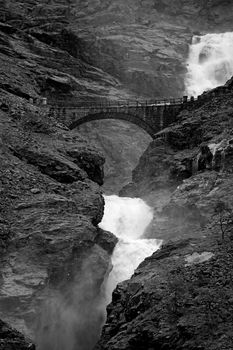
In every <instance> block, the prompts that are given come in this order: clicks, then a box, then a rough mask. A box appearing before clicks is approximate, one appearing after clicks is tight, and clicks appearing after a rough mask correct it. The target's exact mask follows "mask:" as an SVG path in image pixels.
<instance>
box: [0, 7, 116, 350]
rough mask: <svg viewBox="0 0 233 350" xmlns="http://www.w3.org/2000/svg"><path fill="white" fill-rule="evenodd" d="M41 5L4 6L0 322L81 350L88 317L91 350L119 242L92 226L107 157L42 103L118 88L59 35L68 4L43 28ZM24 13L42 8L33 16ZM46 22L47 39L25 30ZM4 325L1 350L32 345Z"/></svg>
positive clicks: (0, 32)
mask: <svg viewBox="0 0 233 350" xmlns="http://www.w3.org/2000/svg"><path fill="white" fill-rule="evenodd" d="M39 5H40V4H38V3H37V2H29V1H28V2H11V1H4V2H3V3H2V2H1V9H0V17H1V20H2V22H1V23H0V70H1V75H0V164H1V166H0V193H1V196H0V259H1V268H0V308H1V318H2V319H3V320H5V321H7V322H8V323H9V324H10V325H12V326H14V327H16V328H17V329H18V330H20V331H22V332H24V334H27V335H28V336H31V337H32V338H33V340H34V341H35V340H36V342H37V344H38V346H39V349H45V348H46V349H51V348H54V347H55V348H58V344H59V346H63V347H66V349H71V348H73V346H75V344H77V343H78V344H79V346H80V348H82V347H83V348H84V346H86V345H84V344H83V337H85V334H86V333H85V332H86V330H87V329H90V327H87V324H88V322H89V316H90V315H91V314H92V315H93V317H92V324H91V329H92V334H90V332H89V333H88V339H89V340H88V341H89V342H90V344H88V346H91V344H93V343H95V341H96V337H97V336H98V332H99V327H100V325H101V322H102V317H103V314H102V310H100V309H99V305H101V302H102V295H101V285H102V283H103V281H104V278H105V275H106V274H107V273H108V270H109V268H110V254H111V252H112V250H113V248H114V245H115V243H116V240H115V238H114V237H113V235H111V234H110V233H106V232H104V231H102V230H100V229H99V228H98V227H97V225H98V223H99V222H100V221H101V218H102V215H103V208H104V200H103V197H102V194H101V190H100V188H99V185H100V184H102V183H103V164H104V158H103V156H102V155H101V154H100V152H99V151H98V150H97V149H96V148H95V147H91V146H90V145H89V142H88V141H87V140H85V139H84V138H83V137H82V136H81V135H79V134H78V133H76V132H75V131H74V132H70V131H69V130H67V128H66V127H65V126H64V125H62V123H61V122H60V123H58V121H56V120H55V119H54V118H52V117H51V116H50V115H49V110H48V108H47V107H46V106H42V105H41V98H42V97H44V96H48V97H51V96H53V97H54V96H55V97H57V96H59V95H61V94H62V95H63V94H64V93H67V94H68V95H69V94H70V93H71V94H72V93H73V94H75V91H76V93H77V95H79V96H81V95H83V96H84V97H85V98H90V96H92V97H93V96H96V95H98V96H100V97H101V96H103V95H105V92H104V91H109V90H110V88H113V91H116V95H117V94H118V93H119V94H121V92H119V90H118V89H117V85H118V83H117V81H116V80H114V78H112V77H110V76H109V75H108V74H107V73H104V72H103V71H101V70H100V69H98V68H95V67H93V66H92V65H91V64H89V63H88V62H87V61H86V60H85V58H84V57H83V55H82V53H81V52H80V45H81V44H80V43H79V41H78V39H77V38H73V36H72V34H71V33H70V32H69V31H68V30H66V29H65V27H66V25H67V22H66V19H65V10H66V7H64V8H63V7H62V6H60V5H61V4H59V5H58V4H54V6H52V9H50V10H51V11H52V12H53V16H54V17H53V19H54V21H53V20H52V19H51V21H49V20H48V18H47V22H46V21H45V18H44V17H43V16H40V15H39V7H40V6H39ZM48 7H49V6H48ZM30 9H31V10H33V11H34V10H36V9H38V11H37V12H35V13H33V15H32V16H31V15H30ZM48 22H49V24H51V27H50V29H49V30H48V32H49V34H50V35H51V36H49V34H48V36H46V34H45V33H44V32H43V35H42V36H41V37H40V36H39V34H38V33H37V35H36V34H35V35H32V34H31V33H29V28H34V30H35V28H37V27H40V28H42V27H43V25H45V26H46V23H47V25H48ZM73 39H74V40H77V43H76V44H74V45H73V46H72V48H73V49H74V51H72V52H70V48H71V44H70V41H72V42H73ZM75 45H77V46H76V49H75V48H74V46H75ZM98 89H99V91H98ZM114 89H115V90H114ZM87 96H88V97H87ZM114 96H115V92H114ZM29 98H33V99H34V101H35V100H37V103H36V104H34V105H33V104H31V103H29ZM77 286H78V287H77ZM84 289H86V290H88V293H84ZM74 295H75V297H74ZM58 306H59V307H58ZM7 327H8V326H7V325H4V324H1V327H0V328H1V330H0V338H1V340H0V347H1V348H2V349H4V350H5V349H6V348H7V349H8V348H9V349H12V350H13V349H16V348H17V349H21V348H22V349H33V345H30V344H31V343H30V342H26V340H25V342H24V340H23V337H21V336H20V335H19V334H18V333H17V332H14V331H13V330H10V328H7ZM61 330H62V331H61ZM77 330H79V332H78V331H77ZM61 336H62V337H61ZM8 338H9V339H8ZM10 339H11V340H10ZM69 339H72V341H71V340H69ZM71 342H73V343H72V344H71Z"/></svg>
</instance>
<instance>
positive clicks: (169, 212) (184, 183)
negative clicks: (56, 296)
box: [97, 80, 233, 350]
mask: <svg viewBox="0 0 233 350" xmlns="http://www.w3.org/2000/svg"><path fill="white" fill-rule="evenodd" d="M222 91H225V92H222ZM232 97H233V91H232V80H230V81H229V82H228V83H227V85H226V89H220V88H217V89H216V90H215V91H214V92H210V93H208V94H205V95H204V96H203V100H202V101H200V102H198V103H197V104H196V105H195V104H194V106H193V107H191V108H189V110H184V111H182V112H181V113H180V115H179V122H178V123H177V124H175V125H172V126H171V127H169V128H167V129H165V130H163V131H162V132H161V133H159V134H158V135H157V138H156V139H155V140H154V141H153V142H152V143H151V144H150V145H149V147H148V149H147V150H146V152H145V153H144V154H143V156H142V157H141V159H140V162H139V164H138V166H137V168H136V169H135V170H134V173H133V180H134V182H133V183H131V184H130V185H128V186H126V187H125V188H124V189H123V190H122V194H123V195H125V194H128V195H132V196H133V195H135V194H136V195H138V196H142V197H144V198H145V199H146V200H147V201H149V202H150V203H151V205H154V208H155V209H154V210H155V217H154V221H153V224H152V226H151V227H150V229H149V230H148V232H147V236H148V237H154V238H155V237H156V238H162V239H164V240H165V242H166V241H168V240H169V239H171V238H172V239H173V241H171V242H169V243H167V244H164V246H163V247H162V249H161V250H160V251H158V252H156V253H154V254H153V255H152V256H151V257H148V258H147V259H146V260H145V261H144V262H143V263H142V264H141V265H140V266H139V268H138V269H137V270H136V271H135V274H134V275H133V277H132V278H131V279H130V280H129V281H125V282H123V283H121V284H120V285H119V286H118V287H117V289H116V290H115V291H114V293H113V301H112V303H111V304H110V306H109V307H108V318H107V323H106V325H105V327H104V329H103V333H102V337H101V340H100V342H99V344H98V346H97V349H145V348H146V349H155V348H156V349H177V350H178V349H179V350H180V349H186V350H187V349H188V350H189V349H190V350H191V349H202V350H207V349H208V350H210V349H219V350H220V349H227V350H230V349H232V346H233V335H232V330H231V324H232V309H233V301H232V288H233V286H232V262H233V256H232V251H233V250H232V249H233V243H232V233H233V229H232V215H233V214H232V213H233V201H232V198H233V197H232V184H233V176H232V150H233V149H232V130H233V124H232V113H233V104H232ZM178 238H180V240H178Z"/></svg>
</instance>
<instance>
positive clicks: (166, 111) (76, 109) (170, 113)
mask: <svg viewBox="0 0 233 350" xmlns="http://www.w3.org/2000/svg"><path fill="white" fill-rule="evenodd" d="M193 101H194V99H193V98H191V99H188V98H187V97H183V98H179V99H166V100H156V101H144V102H139V101H117V102H110V103H109V102H106V101H105V102H102V103H98V102H83V103H81V102H80V103H78V102H75V101H74V102H69V103H68V102H62V101H56V102H54V103H50V114H52V115H54V114H55V115H56V117H57V118H58V119H60V120H61V121H62V122H63V123H64V122H65V124H66V125H67V126H68V127H69V129H71V130H72V129H74V128H76V127H78V126H79V125H81V124H84V123H87V122H90V121H93V120H101V119H120V120H125V121H128V122H130V123H133V124H136V125H138V126H139V127H140V128H142V129H143V130H145V131H146V132H147V133H148V134H149V135H150V136H151V137H152V138H153V137H154V136H155V134H156V133H157V132H159V131H160V130H162V129H164V128H165V127H167V126H169V125H170V124H171V123H173V122H175V121H176V120H177V116H178V114H179V112H180V111H181V110H182V109H184V108H186V106H187V104H190V103H191V102H193Z"/></svg>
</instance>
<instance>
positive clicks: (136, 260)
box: [99, 195, 161, 303]
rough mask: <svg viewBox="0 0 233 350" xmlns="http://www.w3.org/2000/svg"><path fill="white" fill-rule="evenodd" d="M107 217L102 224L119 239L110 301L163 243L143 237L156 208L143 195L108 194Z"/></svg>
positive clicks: (110, 280)
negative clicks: (140, 196)
mask: <svg viewBox="0 0 233 350" xmlns="http://www.w3.org/2000/svg"><path fill="white" fill-rule="evenodd" d="M104 198H105V210H104V217H103V219H102V221H101V223H100V225H99V226H100V227H101V228H102V229H104V230H107V231H111V232H112V233H114V234H115V235H116V236H117V237H118V239H119V241H118V243H117V245H116V247H115V249H114V252H113V256H112V264H113V269H112V271H111V273H110V275H109V277H108V280H107V285H106V298H107V303H109V302H110V301H111V295H112V291H113V289H114V288H115V287H116V285H117V284H118V283H119V282H121V281H123V280H126V279H129V278H130V277H131V276H132V274H133V273H134V270H135V269H136V268H137V267H138V265H139V264H140V263H141V262H142V261H143V260H144V259H145V258H146V257H147V256H150V255H151V254H152V253H153V252H155V251H156V250H157V249H158V248H159V247H160V244H161V241H159V240H156V239H143V238H141V237H142V235H143V233H144V232H145V230H146V228H147V226H148V225H149V224H150V222H151V220H152V218H153V211H152V209H151V208H150V207H149V206H148V205H147V204H146V203H145V202H144V201H143V200H142V199H139V198H123V197H118V196H116V195H112V196H105V197H104Z"/></svg>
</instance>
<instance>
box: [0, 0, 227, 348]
mask: <svg viewBox="0 0 233 350" xmlns="http://www.w3.org/2000/svg"><path fill="white" fill-rule="evenodd" d="M231 7H232V4H231V2H230V1H217V0H212V1H208V2H206V1H203V2H200V1H182V0H179V1H178V0H177V1H174V2H173V3H172V4H171V3H170V2H169V1H166V0H164V1H137V2H135V1H134V2H132V1H126V2H125V1H124V2H121V1H119V2H118V3H117V4H116V3H115V2H114V1H104V2H99V1H92V2H89V1H62V0H61V1H58V0H57V1H55V0H54V1H40V2H38V1H36V0H35V1H29V0H28V1H24V2H22V1H10V0H9V1H7V0H5V1H2V7H1V9H0V17H1V24H0V62H1V65H0V69H1V76H0V79H1V81H0V96H1V105H0V140H1V141H0V151H1V155H0V159H1V161H0V164H1V168H0V173H1V175H0V191H1V196H0V252H1V254H0V256H1V257H0V259H1V267H0V318H1V319H2V320H4V321H5V322H8V324H10V325H11V326H9V325H7V324H6V323H5V322H3V321H1V324H0V349H4V350H5V349H9V350H16V349H22V350H25V349H34V348H35V345H34V343H36V346H37V349H40V350H47V349H49V350H51V349H56V350H57V349H59V350H60V349H61V350H64V349H66V350H73V349H75V348H76V345H77V344H79V347H80V349H84V350H86V349H87V350H89V349H91V348H93V347H94V345H95V343H96V342H97V340H98V335H99V332H100V329H101V325H102V323H103V321H104V316H103V314H102V311H101V310H100V309H99V306H100V305H101V303H102V299H103V295H102V289H101V287H102V285H103V282H104V280H105V279H106V276H108V273H109V271H110V269H111V254H112V251H113V249H114V246H115V244H116V241H117V239H116V237H114V235H112V234H111V233H109V232H105V231H103V230H101V229H100V228H99V227H98V224H99V223H100V221H101V219H102V216H103V210H104V200H103V196H102V192H101V189H100V187H99V185H102V184H103V181H104V178H103V167H104V157H103V155H102V154H101V152H100V151H99V149H98V148H96V147H95V146H94V145H90V142H89V141H87V139H86V138H85V136H86V135H87V134H88V133H89V131H88V127H86V128H84V126H83V129H85V130H78V131H77V130H75V131H72V132H71V131H70V130H68V129H67V127H65V125H63V124H62V123H61V121H59V122H58V121H57V120H56V118H54V117H52V116H51V115H50V114H49V109H48V107H46V106H43V105H42V104H41V103H40V99H41V98H42V97H44V96H46V97H47V98H48V101H52V100H56V99H63V100H65V101H66V102H68V101H69V99H70V98H74V97H75V98H77V99H78V100H79V101H80V102H85V101H89V100H91V101H95V100H97V99H110V100H122V99H135V98H138V99H139V98H142V97H143V98H145V97H148V98H151V97H154V96H172V97H175V96H180V95H181V94H182V93H183V91H184V77H185V73H186V66H185V65H186V62H185V60H184V57H187V52H188V44H189V43H190V40H191V37H192V35H193V33H200V32H201V33H206V32H214V31H217V32H221V31H227V30H230V29H231V20H232V11H230V10H231ZM197 17H198V20H197ZM142 82H144V83H143V84H144V85H143V86H142ZM232 91H233V88H232V81H231V80H230V81H229V82H228V83H227V85H226V86H225V88H223V89H216V90H215V91H214V92H210V93H207V94H204V97H205V98H204V99H203V102H202V103H201V104H195V105H194V106H193V107H192V108H188V109H187V110H183V111H182V112H181V113H180V115H179V118H178V122H177V123H176V124H174V125H172V126H171V127H169V128H167V129H164V130H162V132H161V133H159V134H157V135H156V137H155V139H154V140H153V141H152V142H151V143H150V144H149V146H148V148H147V149H146V151H145V152H144V154H143V155H142V156H141V158H140V160H139V163H138V165H137V166H136V168H135V170H134V171H133V176H132V182H131V183H130V184H129V185H127V186H125V187H124V188H123V189H122V190H121V195H124V196H136V197H141V198H143V199H144V200H145V201H146V202H147V203H149V204H150V205H151V206H152V207H153V208H154V219H153V222H152V223H151V225H150V227H148V229H147V231H146V234H145V236H146V237H147V238H157V239H163V240H164V242H168V241H169V240H170V239H172V242H169V243H167V244H164V245H163V247H162V248H161V249H160V250H159V251H158V252H155V253H154V254H153V255H152V256H150V257H148V258H147V259H146V260H145V261H144V262H143V263H142V264H140V266H139V267H138V269H137V270H136V271H135V273H134V275H133V277H132V278H131V279H130V280H128V281H124V282H123V283H121V284H119V285H118V287H117V288H116V289H115V291H114V293H113V299H112V303H111V304H110V305H109V306H108V308H107V314H108V315H107V321H106V324H105V326H104V328H103V332H102V335H101V338H100V340H99V342H98V344H97V345H96V349H117V350H118V349H173V350H174V349H186V350H187V349H188V350H191V349H192V350H194V349H202V350H207V349H208V350H210V349H211V350H212V349H213V350H218V349H219V350H225V349H226V350H230V349H232V346H233V340H232V339H233V335H232V329H231V328H232V307H233V301H232V234H231V230H232V226H231V214H232V204H233V203H232V196H231V188H232V168H231V154H232V111H233V109H232V108H233V105H232V101H233V100H232V96H233V92H232ZM30 98H33V99H34V100H37V103H36V104H34V105H33V104H31V103H30V102H29V99H30ZM104 128H105V126H104V125H102V126H101V125H99V126H96V127H95V130H92V132H93V135H91V136H89V139H90V140H92V141H93V139H94V138H98V140H99V141H98V142H99V144H101V141H100V138H101V134H102V135H104V133H105V139H106V140H107V141H105V142H106V143H104V144H103V145H98V146H99V147H100V146H101V148H102V149H107V151H105V152H104V153H105V154H107V155H109V158H108V161H109V163H108V175H109V178H110V180H109V183H108V186H107V187H106V188H107V189H108V190H109V191H111V190H112V189H113V188H114V190H116V189H117V188H119V183H120V184H122V185H124V184H125V183H126V182H127V178H128V177H129V172H130V171H131V169H132V168H133V167H134V166H135V165H136V163H137V159H138V158H139V152H141V150H142V149H145V148H146V147H147V144H148V143H149V140H148V138H143V139H140V140H139V138H138V136H137V135H138V133H137V130H136V129H135V130H134V129H133V128H130V127H128V126H127V127H126V126H123V127H122V129H123V132H122V134H121V135H120V136H119V134H120V133H121V131H119V130H120V129H118V126H116V124H115V125H114V123H112V124H111V123H110V125H109V126H108V128H106V130H101V129H104ZM80 129H81V128H80ZM90 129H91V127H90ZM113 134H114V135H115V134H118V135H117V137H116V136H114V137H115V139H114V142H115V143H113V144H114V145H115V146H113V147H112V148H111V147H108V144H109V140H111V138H112V135H113ZM126 134H127V135H128V141H127V146H128V148H127V149H129V156H128V158H129V161H128V163H130V165H127V167H128V168H129V169H130V170H129V171H128V174H127V175H126V174H123V175H122V177H121V180H113V179H112V178H111V176H112V174H113V178H114V176H115V172H116V171H119V172H122V170H121V169H124V168H125V165H122V167H121V166H119V165H118V164H119V163H120V162H122V161H121V160H119V159H120V155H118V153H116V151H115V148H117V149H118V150H119V154H120V153H122V149H123V148H120V147H119V146H118V142H120V143H121V144H122V142H123V139H124V138H125V135H126ZM82 135H83V136H82ZM132 137H134V139H133V140H134V142H133V145H134V151H133V152H132V151H130V144H131V142H132V141H131V140H132ZM119 140H120V141H119ZM106 145H107V147H106ZM130 152H131V153H130ZM111 153H112V154H113V155H111ZM132 155H133V156H132ZM112 159H113V160H114V159H116V160H114V161H115V163H116V164H115V165H114V166H113V163H114V162H112V163H111V161H112ZM126 163H127V162H125V164H126ZM122 164H123V162H122ZM120 165H121V164H120ZM112 168H114V170H113V171H112ZM111 171H112V174H111ZM122 179H123V180H122ZM114 181H115V182H114ZM90 320H91V323H90ZM11 327H15V328H16V329H17V330H19V331H21V332H23V333H24V334H25V335H26V336H27V337H29V338H30V337H31V338H33V341H32V340H29V339H28V338H25V337H24V336H22V334H20V333H19V332H18V331H15V330H14V329H13V328H11Z"/></svg>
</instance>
